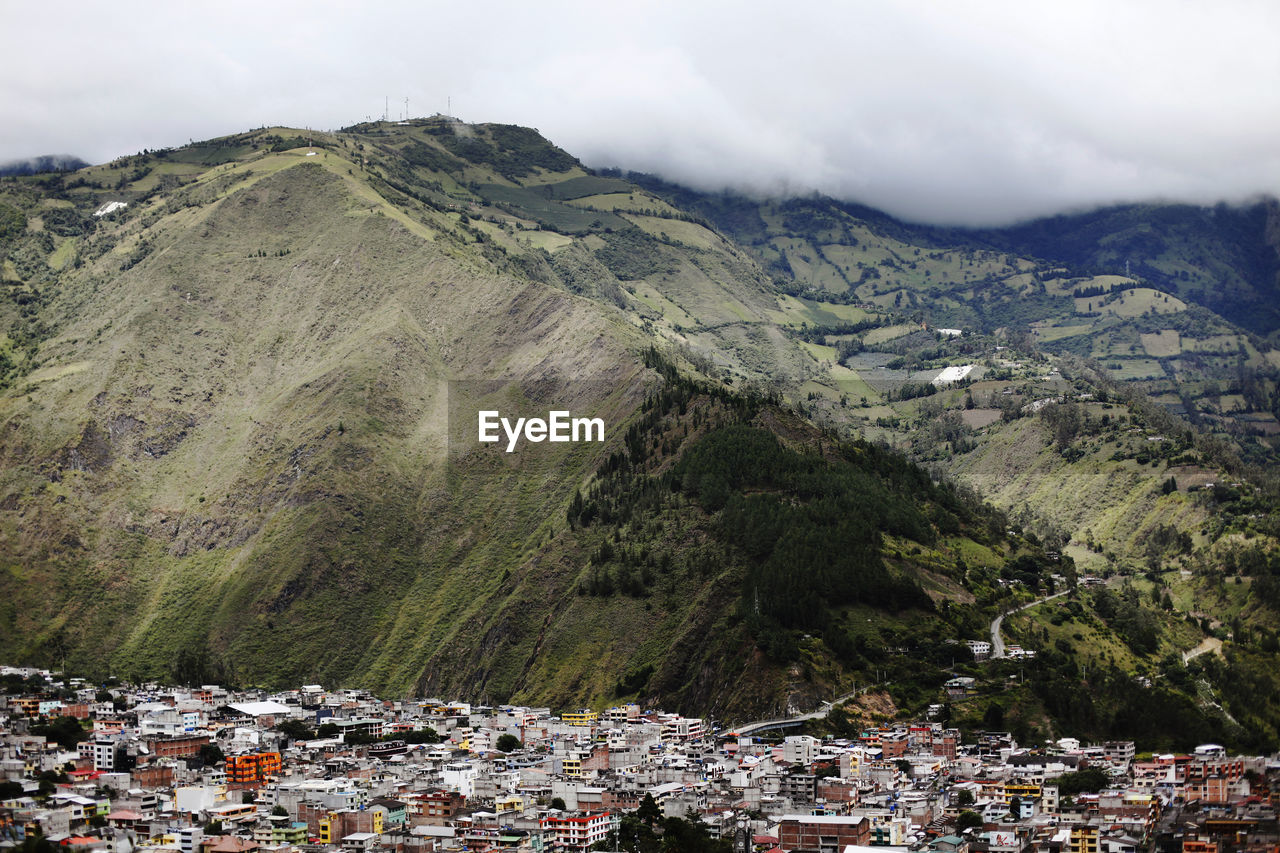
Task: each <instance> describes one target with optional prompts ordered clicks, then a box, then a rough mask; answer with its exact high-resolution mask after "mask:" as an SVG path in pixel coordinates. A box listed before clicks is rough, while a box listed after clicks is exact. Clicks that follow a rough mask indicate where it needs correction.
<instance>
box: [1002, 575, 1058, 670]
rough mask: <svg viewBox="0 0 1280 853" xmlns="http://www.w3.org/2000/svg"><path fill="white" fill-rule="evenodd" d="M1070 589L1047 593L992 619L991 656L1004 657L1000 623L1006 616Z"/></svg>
mask: <svg viewBox="0 0 1280 853" xmlns="http://www.w3.org/2000/svg"><path fill="white" fill-rule="evenodd" d="M1070 591H1071V590H1069V589H1064V590H1063V591H1062V592H1055V593H1054V594H1053V595H1046V596H1045V597H1044V598H1037V599H1036V600H1035V601H1029V602H1027V603H1026V604H1024V605H1022V606H1021V607H1015V608H1013V609H1012V610H1007V611H1005V612H1004V613H1001V614H1000V615H999V616H997V617H996V618H994V619H992V620H991V657H992V658H1002V657H1004V639H1003V638H1002V637H1001V636H1000V625H1001V623H1003V622H1004V617H1006V616H1008V615H1010V614H1012V613H1018V612H1019V611H1022V610H1026V609H1027V608H1028V607H1035V606H1036V605H1037V604H1044V603H1045V602H1046V601H1049V600H1050V599H1053V598H1057V597H1059V596H1062V595H1066V594H1067V593H1068V592H1070Z"/></svg>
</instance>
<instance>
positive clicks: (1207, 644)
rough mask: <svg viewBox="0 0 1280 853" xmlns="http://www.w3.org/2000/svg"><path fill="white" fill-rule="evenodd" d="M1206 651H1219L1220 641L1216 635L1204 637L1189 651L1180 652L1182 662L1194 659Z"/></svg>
mask: <svg viewBox="0 0 1280 853" xmlns="http://www.w3.org/2000/svg"><path fill="white" fill-rule="evenodd" d="M1206 652H1219V653H1221V652H1222V641H1221V640H1219V639H1218V638H1217V637H1205V638H1204V639H1203V640H1201V641H1200V645H1198V646H1196V647H1195V648H1194V649H1191V650H1189V651H1185V652H1183V653H1182V663H1183V664H1186V663H1187V661H1190V660H1194V659H1196V658H1198V657H1200V655H1202V654H1205V653H1206Z"/></svg>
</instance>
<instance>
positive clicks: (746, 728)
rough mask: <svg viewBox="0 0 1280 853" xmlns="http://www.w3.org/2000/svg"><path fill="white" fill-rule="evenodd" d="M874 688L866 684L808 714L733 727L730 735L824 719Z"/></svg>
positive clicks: (747, 733)
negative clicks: (844, 704) (842, 704)
mask: <svg viewBox="0 0 1280 853" xmlns="http://www.w3.org/2000/svg"><path fill="white" fill-rule="evenodd" d="M874 686H875V685H873V684H868V685H867V686H866V687H859V688H858V689H857V690H855V691H853V692H852V693H846V694H844V695H843V696H839V697H837V698H835V699H832V700H830V701H828V702H823V703H822V704H821V705H819V706H818V710H816V711H811V712H810V713H808V714H800V715H798V716H795V717H781V718H779V719H776V720H761V721H760V722H758V723H747V724H746V725H742V726H734V727H733V729H732V732H731V733H733V734H737V735H740V736H741V735H749V734H754V733H755V732H760V731H764V730H765V729H782V728H787V727H789V726H798V725H800V724H801V723H804V722H807V721H809V720H821V719H823V718H824V717H826V716H827V714H828V713H830V711H831V709H832V708H834V707H835V706H836V705H839V704H841V703H844V702H848V701H849V700H850V699H852V698H853V697H854V696H857V695H859V694H860V693H866V692H867V691H868V690H870V689H871V688H872V687H874Z"/></svg>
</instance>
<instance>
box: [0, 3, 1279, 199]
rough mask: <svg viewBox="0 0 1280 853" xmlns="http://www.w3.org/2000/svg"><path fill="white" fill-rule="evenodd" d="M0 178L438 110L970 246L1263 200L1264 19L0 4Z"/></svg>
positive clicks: (634, 6) (931, 8) (1272, 124)
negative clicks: (936, 230) (1115, 212)
mask: <svg viewBox="0 0 1280 853" xmlns="http://www.w3.org/2000/svg"><path fill="white" fill-rule="evenodd" d="M4 19H5V23H6V30H7V33H6V38H5V47H4V49H3V51H0V72H2V74H0V161H5V160H10V159H14V158H19V157H26V156H33V155H37V154H46V153H70V154H75V155H78V156H80V157H83V158H85V159H87V160H90V161H94V162H101V161H104V160H109V159H111V158H113V157H115V156H118V155H121V154H129V153H135V152H137V151H140V150H142V149H143V148H157V147H165V146H171V145H180V144H185V143H186V142H187V141H188V140H191V139H197V140H198V139H204V138H209V137H212V136H219V135H225V134H229V133H234V132H237V131H240V130H246V129H249V128H252V127H258V126H261V125H272V124H289V125H294V126H311V127H316V128H322V129H334V128H338V127H341V126H344V125H347V124H351V123H354V122H357V121H363V120H364V119H365V118H367V117H370V116H372V117H380V116H381V114H382V112H383V109H384V98H387V97H389V98H390V108H389V112H390V114H391V117H392V118H399V117H400V116H401V114H402V113H403V111H404V99H405V98H406V97H408V99H409V113H410V114H411V115H412V116H422V115H430V114H433V113H436V112H445V111H446V109H447V108H448V107H447V105H448V104H449V103H450V100H449V99H452V101H451V103H452V113H453V114H454V115H456V116H458V117H459V118H462V119H463V120H466V121H473V122H481V121H493V122H505V123H517V124H524V125H529V126H533V127H537V128H539V129H540V130H541V131H542V132H543V133H544V134H545V135H546V136H548V137H549V138H550V139H551V140H552V141H554V142H555V143H557V144H558V145H560V146H561V147H563V148H565V149H567V150H568V151H569V152H571V153H573V154H575V155H577V156H579V157H580V158H582V159H583V160H584V161H585V162H586V163H587V164H589V165H592V166H621V167H624V168H630V169H637V170H642V171H650V172H657V173H659V174H662V175H664V176H666V177H669V178H672V179H675V180H679V181H682V182H686V183H690V184H693V185H696V186H699V187H702V188H720V187H724V186H733V187H737V188H741V189H749V190H754V191H756V192H766V193H794V192H809V191H813V190H818V191H821V192H824V193H828V194H830V195H834V196H838V197H841V198H846V199H851V200H855V201H861V202H863V203H866V204H870V205H873V206H876V207H880V208H883V209H885V210H888V211H890V212H891V213H894V214H897V215H899V216H902V217H905V218H909V219H916V220H923V221H931V222H947V223H956V222H960V223H972V224H988V223H1001V222H1008V221H1011V220H1015V219H1020V218H1027V217H1029V216H1034V215H1041V214H1049V213H1054V212H1058V211H1061V210H1066V209H1074V208H1080V207H1085V206H1092V205H1097V204H1102V203H1110V202H1116V201H1128V200H1145V199H1155V198H1163V199H1178V200H1194V201H1203V202H1212V201H1218V200H1224V199H1225V200H1237V199H1243V198H1247V197H1249V196H1251V195H1255V194H1258V193H1263V192H1266V193H1272V194H1280V48H1277V44H1280V3H1275V2H1269V0H1266V1H1264V2H1237V3H1222V2H1215V3H1208V2H1196V3H1183V2H1177V0H1159V2H1131V3H1123V2H1119V0H1110V2H1093V0H1069V2H1067V1H1064V2H1057V3H1047V2H1026V0H1014V1H1013V2H960V1H959V0H955V2H953V0H935V2H898V3H888V2H874V3H873V2H853V0H826V2H809V0H786V1H785V2H770V3H761V2H754V0H739V2H734V3H729V2H692V0H682V2H661V0H659V1H658V2H653V0H650V2H645V3H631V2H613V0H592V2H561V1H560V0H542V2H528V0H525V2H520V3H514V2H494V0H490V2H465V0H451V2H449V3H435V2H404V3H393V2H363V3H353V2H350V0H344V2H324V0H308V2H305V3H304V2H296V3H294V2H270V0H265V2H264V0H255V2H252V3H248V2H238V0H231V1H230V2H228V0H222V1H221V2H218V3H205V4H187V3H176V2H172V0H166V2H146V3H144V2H130V0H114V2H111V3H91V2H87V1H86V0H82V2H78V3H71V2H59V0H53V2H42V3H18V2H16V0H14V1H13V2H6V3H5V14H4Z"/></svg>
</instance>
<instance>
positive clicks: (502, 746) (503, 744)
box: [497, 734, 524, 752]
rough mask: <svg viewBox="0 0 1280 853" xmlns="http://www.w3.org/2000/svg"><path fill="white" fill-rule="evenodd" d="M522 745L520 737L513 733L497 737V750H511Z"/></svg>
mask: <svg viewBox="0 0 1280 853" xmlns="http://www.w3.org/2000/svg"><path fill="white" fill-rule="evenodd" d="M522 746H524V744H522V743H521V742H520V738H518V737H516V736H515V735H513V734H504V735H501V736H499V737H498V743H497V748H498V751H499V752H512V751H514V750H517V749H519V748H520V747H522Z"/></svg>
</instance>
